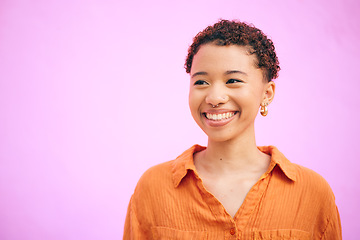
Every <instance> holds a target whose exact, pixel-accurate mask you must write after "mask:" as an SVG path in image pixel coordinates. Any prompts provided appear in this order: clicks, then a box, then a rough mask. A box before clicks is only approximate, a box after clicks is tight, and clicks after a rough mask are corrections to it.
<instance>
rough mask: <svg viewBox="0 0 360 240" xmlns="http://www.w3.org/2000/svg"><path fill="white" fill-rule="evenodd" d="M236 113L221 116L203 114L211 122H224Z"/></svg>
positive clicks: (221, 114)
mask: <svg viewBox="0 0 360 240" xmlns="http://www.w3.org/2000/svg"><path fill="white" fill-rule="evenodd" d="M236 113H237V112H226V113H220V114H214V113H203V114H204V116H205V117H206V118H207V119H209V120H213V121H222V120H225V119H228V118H231V117H232V116H234V115H235V114H236Z"/></svg>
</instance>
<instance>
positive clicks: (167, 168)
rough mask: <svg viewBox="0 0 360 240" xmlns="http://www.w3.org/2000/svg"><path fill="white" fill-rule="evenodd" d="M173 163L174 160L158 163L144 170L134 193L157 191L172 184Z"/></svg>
mask: <svg viewBox="0 0 360 240" xmlns="http://www.w3.org/2000/svg"><path fill="white" fill-rule="evenodd" d="M173 162H174V160H171V161H167V162H164V163H160V164H157V165H155V166H152V167H150V168H149V169H148V170H146V171H145V172H144V173H143V175H142V176H141V177H140V179H139V181H138V183H137V185H136V188H135V193H136V192H139V191H150V190H154V189H159V188H162V187H165V185H166V186H168V185H170V184H172V165H173Z"/></svg>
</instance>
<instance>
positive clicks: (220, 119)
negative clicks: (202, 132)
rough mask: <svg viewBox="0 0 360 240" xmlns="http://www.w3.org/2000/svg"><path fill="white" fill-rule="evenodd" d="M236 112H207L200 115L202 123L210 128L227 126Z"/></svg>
mask: <svg viewBox="0 0 360 240" xmlns="http://www.w3.org/2000/svg"><path fill="white" fill-rule="evenodd" d="M237 113H238V112H237V111H224V110H218V111H207V112H204V113H203V114H202V115H203V117H204V121H205V123H206V124H208V125H209V126H211V127H221V126H224V125H226V124H228V123H229V122H230V121H232V120H233V119H234V116H235V115H236V114H237Z"/></svg>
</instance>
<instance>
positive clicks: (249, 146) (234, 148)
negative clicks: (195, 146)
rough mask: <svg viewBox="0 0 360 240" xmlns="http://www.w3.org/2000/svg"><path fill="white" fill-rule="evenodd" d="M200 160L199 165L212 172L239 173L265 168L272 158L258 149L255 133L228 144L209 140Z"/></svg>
mask: <svg viewBox="0 0 360 240" xmlns="http://www.w3.org/2000/svg"><path fill="white" fill-rule="evenodd" d="M199 160H200V161H201V163H199V164H201V165H202V166H203V167H205V168H207V169H208V170H210V171H211V170H212V169H213V170H214V171H223V172H234V171H235V172H239V171H247V170H249V169H253V168H258V167H259V166H261V167H264V166H265V165H266V164H268V161H269V160H270V157H269V156H268V155H266V154H264V153H262V152H261V151H260V150H259V149H258V148H257V146H256V141H255V133H253V134H250V135H248V136H246V137H238V138H237V139H233V140H230V141H226V142H218V141H213V140H211V139H209V140H208V146H207V149H206V150H205V151H203V152H201V155H200V156H199ZM264 160H265V161H264ZM264 164H265V165H264Z"/></svg>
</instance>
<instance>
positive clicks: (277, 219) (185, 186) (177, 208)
mask: <svg viewBox="0 0 360 240" xmlns="http://www.w3.org/2000/svg"><path fill="white" fill-rule="evenodd" d="M185 68H186V71H187V72H188V73H190V92H189V105H190V110H191V114H192V116H193V118H194V120H195V121H196V123H197V124H198V125H199V126H200V128H201V129H202V130H203V131H204V132H205V133H206V134H207V136H208V144H207V147H202V146H199V145H195V146H193V147H191V148H190V149H188V150H186V151H185V152H184V153H183V154H181V155H180V156H179V157H178V158H176V159H175V160H173V161H169V162H166V163H163V164H160V165H157V166H155V167H152V168H150V169H149V170H148V171H146V172H145V173H144V175H143V176H142V177H141V179H140V180H139V183H138V185H137V187H136V189H135V192H134V194H133V196H132V198H131V200H130V204H129V208H128V213H127V217H126V223H125V231H124V239H341V226H340V219H339V214H338V210H337V207H336V205H335V200H334V196H333V193H332V191H331V189H330V187H329V185H328V184H327V182H326V181H325V180H324V179H323V178H322V177H321V176H319V175H318V174H316V173H315V172H313V171H311V170H309V169H307V168H304V167H301V166H299V165H296V164H293V163H291V162H290V161H289V160H287V159H286V158H285V157H284V156H283V155H282V154H281V152H280V151H279V150H278V149H277V148H275V147H273V146H267V147H257V146H256V142H255V131H254V121H255V117H256V115H257V112H258V111H259V108H260V113H261V115H263V116H266V114H267V111H268V109H267V107H268V105H269V104H270V103H271V102H272V100H273V98H274V93H275V84H274V82H273V81H272V80H273V79H275V78H276V77H277V75H278V70H279V69H280V68H279V65H278V59H277V57H276V54H275V48H274V45H273V43H272V41H271V40H270V39H268V38H267V37H266V36H265V35H264V34H263V33H262V32H261V31H260V30H259V29H257V28H255V27H253V26H250V25H248V24H245V23H241V22H238V21H227V20H221V21H219V22H218V23H216V24H215V25H213V26H209V27H207V28H206V29H205V30H203V31H202V32H200V33H199V34H197V36H196V37H195V38H194V41H193V43H192V45H191V46H190V48H189V52H188V56H187V59H186V63H185Z"/></svg>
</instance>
